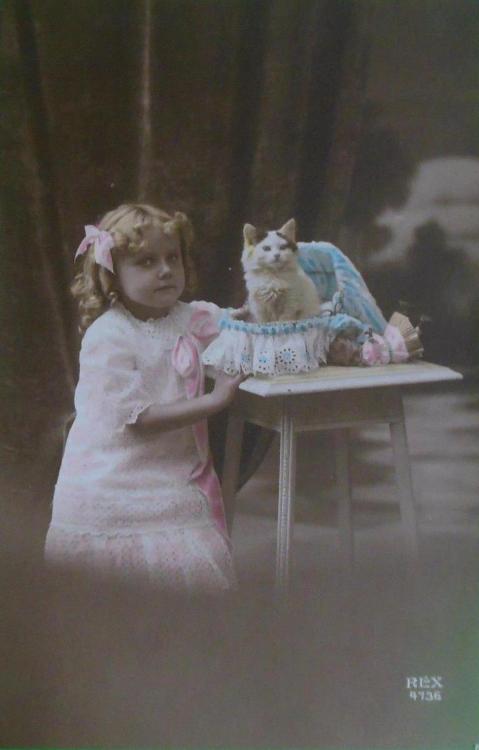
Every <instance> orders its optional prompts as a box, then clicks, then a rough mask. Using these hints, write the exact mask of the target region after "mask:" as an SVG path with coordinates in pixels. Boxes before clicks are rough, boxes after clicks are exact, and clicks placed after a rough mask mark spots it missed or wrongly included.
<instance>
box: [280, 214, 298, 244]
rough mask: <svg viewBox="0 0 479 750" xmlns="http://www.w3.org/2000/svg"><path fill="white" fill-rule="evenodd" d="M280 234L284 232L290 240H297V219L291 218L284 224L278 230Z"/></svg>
mask: <svg viewBox="0 0 479 750" xmlns="http://www.w3.org/2000/svg"><path fill="white" fill-rule="evenodd" d="M278 231H279V232H280V234H284V236H285V237H286V238H287V239H288V240H289V241H290V242H296V221H295V219H290V220H289V221H287V222H286V224H284V225H283V226H282V227H281V229H280V230H278Z"/></svg>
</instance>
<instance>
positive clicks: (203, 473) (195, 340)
mask: <svg viewBox="0 0 479 750" xmlns="http://www.w3.org/2000/svg"><path fill="white" fill-rule="evenodd" d="M217 333H218V329H217V327H216V325H215V323H214V321H213V319H212V316H211V314H210V313H209V312H208V311H207V310H201V309H197V310H195V312H194V313H193V315H192V316H191V320H190V326H189V332H188V334H186V335H185V336H178V339H177V341H176V344H175V347H174V349H173V352H172V355H171V359H172V363H173V367H174V368H175V370H176V371H177V372H178V374H179V375H181V377H183V378H184V380H185V385H186V396H187V398H196V397H197V396H202V395H203V394H204V372H203V363H202V361H201V355H200V350H199V343H200V342H201V343H202V344H206V343H208V342H209V340H211V339H212V338H213V337H214V336H215V335H217ZM193 434H194V436H195V442H196V448H197V450H198V456H199V462H198V464H197V465H196V466H195V467H194V469H193V471H192V472H191V479H193V480H194V481H195V482H196V484H197V485H198V487H199V489H200V490H201V491H202V492H203V494H204V495H206V497H207V498H208V500H209V502H210V504H211V508H212V511H213V517H214V519H215V521H216V523H217V524H218V527H219V529H220V531H221V532H222V533H223V534H226V535H227V531H226V521H225V512H224V507H223V498H222V494H221V487H220V483H219V480H218V477H217V476H216V472H215V470H214V466H213V459H212V457H211V453H210V449H209V443H208V423H207V421H206V419H202V420H201V422H197V423H196V424H194V425H193Z"/></svg>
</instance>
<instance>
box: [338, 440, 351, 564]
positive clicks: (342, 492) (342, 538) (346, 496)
mask: <svg viewBox="0 0 479 750" xmlns="http://www.w3.org/2000/svg"><path fill="white" fill-rule="evenodd" d="M334 447H335V458H336V484H337V487H338V493H339V497H338V530H339V545H340V553H341V561H342V563H343V566H344V567H345V568H346V570H349V569H351V568H352V564H353V560H354V535H353V522H352V511H353V508H352V491H351V469H350V450H349V430H334Z"/></svg>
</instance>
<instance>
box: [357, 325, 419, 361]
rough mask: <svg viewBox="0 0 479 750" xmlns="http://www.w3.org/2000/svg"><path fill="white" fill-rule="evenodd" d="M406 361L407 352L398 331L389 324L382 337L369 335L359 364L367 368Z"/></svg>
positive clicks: (374, 334) (375, 334)
mask: <svg viewBox="0 0 479 750" xmlns="http://www.w3.org/2000/svg"><path fill="white" fill-rule="evenodd" d="M408 359H409V352H408V350H407V347H406V344H405V341H404V339H403V337H402V335H401V333H400V331H399V329H398V328H396V326H392V325H390V324H389V323H388V325H387V326H386V328H385V330H384V333H383V335H382V336H380V335H379V334H377V333H371V334H370V335H369V338H368V339H367V340H366V341H365V342H364V344H363V346H362V350H361V362H362V364H363V365H366V366H367V367H376V366H378V365H389V364H398V363H402V362H407V361H408Z"/></svg>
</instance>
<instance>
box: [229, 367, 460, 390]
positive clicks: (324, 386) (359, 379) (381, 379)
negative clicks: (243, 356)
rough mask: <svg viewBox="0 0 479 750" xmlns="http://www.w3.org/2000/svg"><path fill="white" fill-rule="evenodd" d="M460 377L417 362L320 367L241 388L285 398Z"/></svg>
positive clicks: (251, 380)
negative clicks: (290, 395)
mask: <svg viewBox="0 0 479 750" xmlns="http://www.w3.org/2000/svg"><path fill="white" fill-rule="evenodd" d="M461 379H462V375H461V373H459V372H456V371H455V370H451V369H450V368H449V367H444V366H442V365H435V364H432V363H431V362H424V361H417V362H408V363H407V364H403V365H385V366H383V367H332V366H327V367H322V368H320V369H319V370H315V371H314V372H308V373H302V374H300V375H280V376H277V377H274V378H270V377H254V378H248V379H247V380H245V381H244V382H243V383H241V385H240V389H241V390H242V391H245V392H247V393H252V394H255V395H257V396H265V397H268V396H285V395H288V394H299V393H321V392H324V391H343V390H354V389H358V388H377V387H384V386H402V385H414V384H417V383H437V382H441V381H448V380H461Z"/></svg>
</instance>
